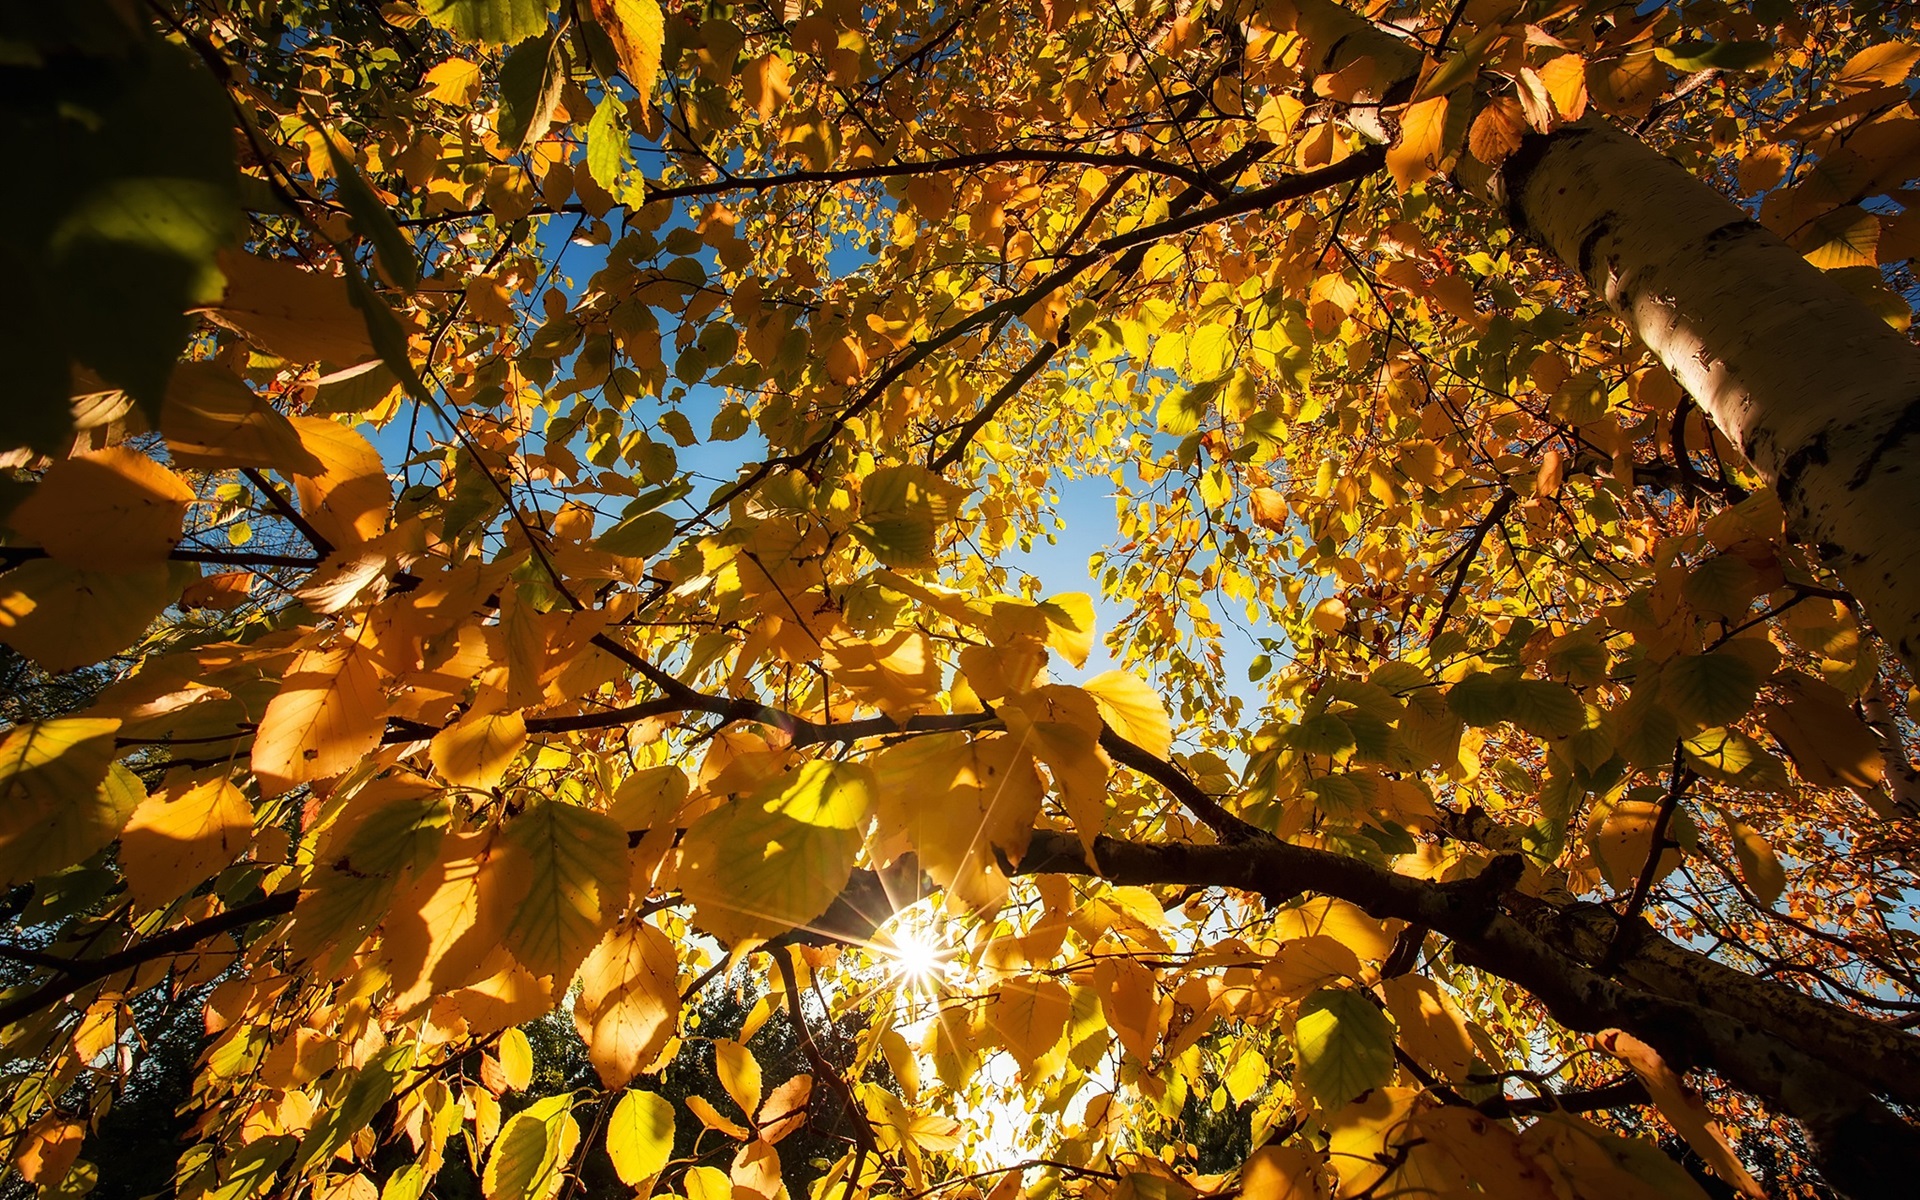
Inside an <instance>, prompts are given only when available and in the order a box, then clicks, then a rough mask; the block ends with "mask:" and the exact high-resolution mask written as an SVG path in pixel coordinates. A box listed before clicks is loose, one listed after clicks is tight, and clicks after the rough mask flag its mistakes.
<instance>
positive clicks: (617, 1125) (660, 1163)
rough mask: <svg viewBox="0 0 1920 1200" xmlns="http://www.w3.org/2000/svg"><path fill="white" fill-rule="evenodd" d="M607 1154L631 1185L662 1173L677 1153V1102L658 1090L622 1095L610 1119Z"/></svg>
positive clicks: (634, 1185)
mask: <svg viewBox="0 0 1920 1200" xmlns="http://www.w3.org/2000/svg"><path fill="white" fill-rule="evenodd" d="M607 1153H608V1155H610V1156H611V1157H612V1159H613V1169H614V1172H615V1173H616V1174H618V1175H619V1176H620V1182H622V1183H624V1184H626V1185H627V1186H628V1187H638V1186H640V1184H641V1183H642V1182H643V1181H644V1180H647V1179H649V1178H652V1177H653V1176H655V1175H658V1174H659V1173H660V1172H661V1170H662V1169H663V1168H664V1167H665V1166H666V1165H667V1160H668V1159H669V1158H671V1157H672V1156H673V1105H672V1104H671V1103H670V1102H668V1101H667V1099H666V1098H665V1097H663V1096H661V1095H659V1094H658V1093H657V1092H642V1091H637V1090H636V1091H629V1092H626V1093H624V1094H622V1095H621V1097H620V1101H619V1103H617V1104H615V1105H614V1106H613V1115H612V1116H610V1117H608V1118H607Z"/></svg>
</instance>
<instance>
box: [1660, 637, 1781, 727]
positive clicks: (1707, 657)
mask: <svg viewBox="0 0 1920 1200" xmlns="http://www.w3.org/2000/svg"><path fill="white" fill-rule="evenodd" d="M1763 679H1764V676H1762V675H1761V673H1760V671H1759V670H1758V669H1757V668H1756V667H1755V666H1754V664H1753V661H1752V660H1751V659H1748V658H1746V657H1744V656H1742V655H1738V654H1730V653H1728V652H1726V651H1724V650H1716V651H1713V652H1712V653H1710V654H1683V655H1681V656H1680V657H1678V658H1675V659H1673V660H1672V661H1671V662H1669V663H1667V664H1666V665H1665V666H1664V667H1662V668H1661V670H1660V697H1661V699H1663V700H1665V701H1666V702H1667V705H1668V706H1669V707H1671V708H1672V709H1673V711H1674V715H1675V716H1678V717H1679V718H1680V719H1681V720H1682V721H1686V722H1688V723H1690V724H1693V725H1696V726H1697V725H1725V724H1727V723H1728V722H1730V721H1737V720H1739V719H1740V718H1741V717H1744V716H1746V715H1747V711H1748V710H1749V709H1751V708H1752V707H1753V701H1754V698H1755V697H1756V696H1757V695H1758V694H1759V691H1760V684H1761V682H1762V680H1763Z"/></svg>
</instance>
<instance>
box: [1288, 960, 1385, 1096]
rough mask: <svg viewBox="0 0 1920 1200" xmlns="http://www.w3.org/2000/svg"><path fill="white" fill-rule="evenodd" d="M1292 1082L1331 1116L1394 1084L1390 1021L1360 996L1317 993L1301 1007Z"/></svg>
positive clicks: (1342, 992)
mask: <svg viewBox="0 0 1920 1200" xmlns="http://www.w3.org/2000/svg"><path fill="white" fill-rule="evenodd" d="M1293 1055H1294V1063H1295V1073H1294V1080H1295V1082H1296V1083H1298V1084H1300V1085H1302V1086H1304V1087H1305V1088H1306V1090H1307V1091H1308V1092H1309V1093H1310V1094H1311V1095H1312V1096H1313V1098H1314V1101H1315V1102H1316V1103H1318V1104H1319V1106H1320V1108H1321V1110H1322V1111H1323V1112H1332V1111H1333V1110H1335V1109H1337V1108H1339V1107H1340V1106H1342V1105H1344V1104H1346V1103H1347V1102H1348V1101H1350V1100H1353V1099H1355V1098H1356V1097H1358V1096H1360V1095H1362V1094H1363V1093H1366V1092H1369V1091H1372V1090H1373V1089H1374V1088H1377V1087H1381V1086H1383V1085H1385V1084H1386V1083H1388V1082H1389V1081H1391V1080H1392V1079H1393V1022H1392V1021H1390V1020H1389V1019H1388V1018H1387V1015H1386V1014H1385V1013H1383V1012H1381V1011H1380V1009H1379V1008H1378V1007H1377V1006H1376V1005H1375V1004H1374V1003H1373V1002H1372V1001H1371V1000H1370V999H1369V998H1368V997H1367V996H1366V995H1365V994H1363V993H1361V992H1357V991H1354V990H1352V989H1349V988H1321V989H1320V990H1319V991H1317V992H1315V993H1314V994H1313V995H1311V996H1309V997H1307V999H1306V1000H1305V1001H1304V1002H1302V1003H1301V1005H1300V1019H1299V1022H1298V1023H1297V1024H1296V1025H1295V1027H1294V1044H1293Z"/></svg>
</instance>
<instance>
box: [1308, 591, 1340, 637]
mask: <svg viewBox="0 0 1920 1200" xmlns="http://www.w3.org/2000/svg"><path fill="white" fill-rule="evenodd" d="M1307 624H1309V625H1311V626H1313V628H1314V631H1315V632H1317V633H1320V634H1323V635H1325V636H1327V637H1332V636H1333V635H1334V634H1336V633H1339V632H1340V631H1341V630H1342V629H1345V628H1346V627H1347V605H1346V601H1344V600H1342V599H1340V597H1338V596H1327V597H1324V598H1322V599H1320V600H1319V601H1317V602H1315V604H1314V606H1313V611H1312V612H1311V613H1308V614H1307Z"/></svg>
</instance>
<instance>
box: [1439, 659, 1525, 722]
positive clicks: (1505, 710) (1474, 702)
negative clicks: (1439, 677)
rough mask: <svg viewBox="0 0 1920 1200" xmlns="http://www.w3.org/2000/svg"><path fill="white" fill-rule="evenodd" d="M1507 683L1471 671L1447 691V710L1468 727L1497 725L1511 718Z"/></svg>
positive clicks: (1480, 672) (1511, 700)
mask: <svg viewBox="0 0 1920 1200" xmlns="http://www.w3.org/2000/svg"><path fill="white" fill-rule="evenodd" d="M1509 684H1510V681H1509V680H1507V679H1505V678H1503V677H1502V676H1500V675H1496V674H1493V673H1491V672H1488V671H1475V672H1474V673H1473V674H1471V675H1468V676H1467V677H1466V678H1464V679H1462V680H1461V681H1460V682H1458V683H1456V684H1454V685H1453V686H1452V687H1451V688H1449V689H1447V707H1448V708H1450V709H1452V710H1453V712H1454V715H1455V716H1457V717H1459V718H1460V719H1461V720H1462V721H1465V722H1466V723H1467V724H1469V725H1480V726H1486V725H1498V724H1499V723H1500V722H1502V721H1505V720H1507V719H1508V718H1510V717H1511V716H1512V715H1513V704H1514V697H1513V690H1512V688H1511V687H1510V686H1509Z"/></svg>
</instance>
